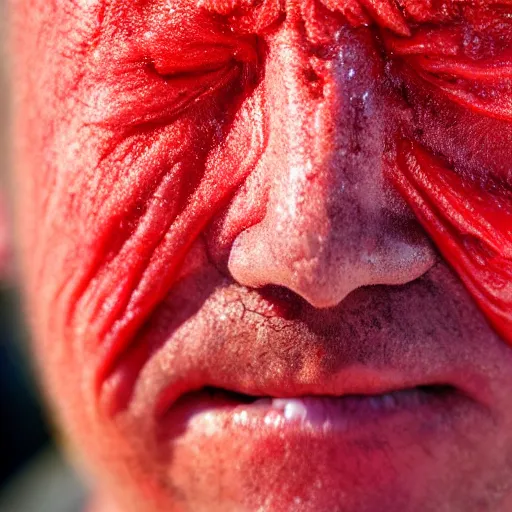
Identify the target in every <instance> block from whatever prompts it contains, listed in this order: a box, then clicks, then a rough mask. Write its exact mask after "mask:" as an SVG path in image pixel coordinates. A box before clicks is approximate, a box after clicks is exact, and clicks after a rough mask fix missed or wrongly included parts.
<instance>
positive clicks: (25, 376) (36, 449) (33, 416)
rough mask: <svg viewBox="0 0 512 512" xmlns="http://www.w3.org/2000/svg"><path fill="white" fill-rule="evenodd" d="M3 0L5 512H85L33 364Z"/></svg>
mask: <svg viewBox="0 0 512 512" xmlns="http://www.w3.org/2000/svg"><path fill="white" fill-rule="evenodd" d="M7 23H8V17H7V13H6V9H5V1H4V0H0V512H81V511H82V510H83V508H84V503H85V492H84V489H83V487H82V485H81V484H80V483H79V481H78V479H77V477H76V475H75V473H74V472H73V471H72V469H71V468H70V467H69V466H68V465H67V464H66V463H65V462H64V459H63V458H62V456H61V455H60V453H59V450H58V449H57V447H56V446H55V444H54V442H53V441H52V439H51V436H50V428H49V427H48V423H47V421H46V419H47V418H46V416H45V414H44V413H43V410H44V407H43V406H42V401H41V396H40V393H39V387H38V385H37V382H36V379H35V378H34V372H33V368H32V365H31V362H30V343H29V336H28V332H27V329H26V327H25V322H24V319H23V312H22V308H21V307H20V300H19V293H18V287H17V284H16V272H15V267H16V264H15V259H14V256H13V252H12V243H11V236H10V213H9V206H8V205H9V204H10V197H9V192H8V191H9V189H10V187H9V151H8V147H9V142H8V139H9V134H8V132H9V90H8V81H7V79H6V76H7V72H8V62H7V61H8V52H7V50H6V45H5V29H6V26H7Z"/></svg>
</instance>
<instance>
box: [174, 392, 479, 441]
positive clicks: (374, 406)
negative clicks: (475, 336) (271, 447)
mask: <svg viewBox="0 0 512 512" xmlns="http://www.w3.org/2000/svg"><path fill="white" fill-rule="evenodd" d="M469 400H470V398H469V397H467V396H466V395H465V393H463V392H461V391H460V390H459V389H457V388H456V387H454V386H453V385H451V384H428V385H420V386H414V387H410V388H405V389H396V390H391V391H388V392H383V393H375V394H372V393H358V394H355V393H354V394H345V395H341V396H330V395H311V394H310V395H302V396H297V397H293V396H288V397H279V396H254V395H249V394H244V393H239V392H236V391H230V390H226V389H222V388H217V387H212V386H205V387H204V388H201V389H199V390H197V391H192V392H188V393H185V394H183V395H181V397H180V398H179V399H178V400H176V401H175V402H174V403H173V404H172V406H171V407H170V409H169V411H168V414H169V415H170V416H171V417H172V418H173V422H174V424H176V421H177V420H178V418H179V421H178V423H180V424H181V425H182V427H184V428H188V427H189V426H193V425H195V424H202V423H204V421H205V420H206V421H207V422H210V423H211V422H212V420H213V419H214V417H217V421H221V422H222V423H223V424H224V425H225V424H226V421H227V422H229V423H231V424H232V425H233V426H248V425H250V424H252V425H253V426H255V427H256V426H257V427H259V428H267V429H268V428H269V427H270V428H272V427H273V428H279V429H282V428H287V427H292V428H294V429H297V428H299V429H307V430H308V431H309V432H310V433H311V432H315V431H318V432H325V431H326V430H329V431H332V432H338V433H341V432H345V433H350V431H351V430H354V431H358V432H361V429H363V428H365V427H367V426H369V427H371V426H372V425H373V426H374V425H375V422H379V423H382V422H383V421H386V420H390V421H391V420H392V419H393V418H394V419H395V420H396V418H397V416H400V415H401V416H404V415H406V416H410V417H414V415H417V414H419V415H420V416H422V415H423V414H427V413H428V414H430V415H431V416H432V418H435V416H436V415H438V416H441V415H443V414H445V413H446V412H448V411H449V410H452V409H453V408H455V407H457V406H460V405H461V404H463V403H464V402H468V401H469Z"/></svg>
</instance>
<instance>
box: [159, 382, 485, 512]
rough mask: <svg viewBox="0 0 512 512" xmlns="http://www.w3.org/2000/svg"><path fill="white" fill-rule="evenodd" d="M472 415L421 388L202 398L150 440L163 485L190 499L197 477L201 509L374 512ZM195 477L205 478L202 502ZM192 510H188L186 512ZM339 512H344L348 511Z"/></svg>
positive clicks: (183, 404) (445, 395)
mask: <svg viewBox="0 0 512 512" xmlns="http://www.w3.org/2000/svg"><path fill="white" fill-rule="evenodd" d="M475 405H476V404H475V403H474V402H472V401H471V400H470V399H468V398H466V397H464V396H463V395H460V394H458V393H456V392H455V391H453V390H451V391H442V392H437V391H436V392H429V391H426V390H423V389H421V388H417V389H412V390H405V391H398V392H394V393H390V394H387V395H382V396H347V397H313V396H310V397H302V398H299V399H287V400H273V401H272V400H270V399H263V400H261V399H260V400H256V401H254V402H251V403H243V401H241V400H240V399H239V397H236V396H234V395H230V394H225V393H223V392H213V393H210V392H208V391H203V392H197V393H191V394H189V395H186V396H185V397H183V398H182V399H181V400H179V401H178V402H176V403H175V404H174V405H173V406H172V408H171V409H170V410H169V411H168V413H167V415H166V416H165V417H164V418H163V419H162V421H161V422H159V435H160V437H161V441H163V442H165V440H167V441H169V440H170V448H171V450H172V457H171V458H170V463H171V468H170V473H171V474H170V475H169V476H172V479H173V482H174V483H175V484H177V486H178V487H181V488H183V489H188V490H190V489H193V488H194V486H193V485H191V481H190V480H191V479H192V480H194V481H195V480H197V475H201V479H202V480H201V481H202V484H201V486H198V488H197V489H196V490H195V491H192V493H193V494H194V493H195V496H196V497H197V496H200V495H201V496H202V498H206V500H207V501H208V499H210V500H217V501H218V500H219V496H218V494H215V493H216V492H217V493H218V490H219V488H223V489H224V492H225V493H226V495H227V496H228V498H229V503H236V506H233V507H232V508H230V507H229V506H227V505H226V503H227V502H226V503H224V505H221V506H220V507H219V510H239V511H244V510H248V511H249V510H259V509H261V510H279V511H281V510H283V511H284V510H315V511H316V510H318V511H322V510H337V509H338V508H337V507H339V506H340V499H342V496H345V498H344V499H346V500H349V501H350V499H354V500H357V499H360V500H366V501H368V500H369V499H371V496H372V493H373V495H374V496H375V500H376V501H375V510H384V509H383V508H379V506H382V503H381V504H380V505H379V500H380V499H381V498H379V492H378V488H379V487H382V488H383V489H385V493H383V496H384V495H385V494H386V493H389V492H392V493H395V495H396V493H400V492H402V491H404V492H407V490H406V489H405V490H404V489H400V488H397V486H398V487H400V485H401V484H398V483H397V482H398V480H400V479H401V477H400V478H398V477H397V475H398V474H399V473H400V472H401V471H402V470H403V471H404V472H406V473H407V472H412V473H414V472H415V471H416V469H415V468H419V469H420V470H421V469H424V468H425V467H426V466H428V463H429V461H428V459H429V458H430V459H432V454H431V453H430V454H429V448H428V446H430V445H431V446H434V447H437V446H438V445H440V444H441V445H442V444H443V443H446V442H448V443H450V442H453V441H454V436H456V435H457V428H458V427H459V426H460V425H458V424H457V423H458V422H459V421H461V420H460V418H465V419H464V420H463V421H466V420H467V419H468V418H470V416H473V418H474V415H475V410H476V409H477V407H475ZM441 449H442V447H441ZM411 464H413V467H412V468H411ZM205 475H212V476H211V477H210V478H211V480H210V481H209V483H210V484H211V488H212V493H213V494H212V495H211V496H210V497H208V496H205V492H206V491H205V489H207V488H208V485H207V484H208V478H206V477H205ZM219 475H221V476H219ZM417 478H418V480H421V471H420V472H419V474H418V477H417ZM405 480H407V478H406V479H405ZM278 481H279V482H280V483H279V484H277V483H276V482H278ZM350 482H352V483H350ZM377 484H378V485H377ZM354 486H356V487H357V492H356V490H355V487H354ZM353 487H354V488H353ZM333 490H335V491H333ZM358 493H361V496H360V498H358V497H357V496H358ZM206 494H207V492H206ZM189 499H192V500H193V499H194V496H190V497H189ZM262 499H264V503H263V502H261V500H262ZM306 502H307V503H308V504H309V505H308V506H307V507H306V506H303V505H304V504H305V503H306ZM211 503H213V501H210V507H211ZM298 503H302V505H301V507H299V508H297V504H298ZM361 503H362V501H361ZM265 504H266V505H265ZM269 504H270V505H269ZM354 506H355V508H354V510H362V509H361V508H358V507H357V506H356V505H354ZM262 507H263V508H262ZM265 507H267V508H265ZM202 509H203V507H202V505H201V503H200V502H197V503H196V505H195V508H194V510H202ZM204 509H205V510H208V507H207V506H206V507H204ZM367 509H368V510H374V508H373V506H372V505H368V508H367ZM211 510H215V508H211ZM346 510H352V508H351V507H350V504H349V503H348V502H346ZM365 510H366V508H365Z"/></svg>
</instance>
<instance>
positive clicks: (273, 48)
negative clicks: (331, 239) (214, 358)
mask: <svg viewBox="0 0 512 512" xmlns="http://www.w3.org/2000/svg"><path fill="white" fill-rule="evenodd" d="M503 5H505V6H506V5H507V2H500V3H499V5H498V2H493V1H491V0H489V1H488V2H484V1H482V2H476V3H473V5H472V6H471V5H469V2H468V3H467V4H466V3H464V2H457V1H453V2H449V1H446V2H441V1H439V2H436V1H435V0H432V1H428V0H423V1H420V0H418V1H413V0H410V1H406V0H402V1H399V2H397V3H396V4H395V3H392V2H377V1H373V0H364V1H363V0H362V1H361V2H356V1H355V0H347V1H346V2H339V3H338V2H336V3H335V2H333V1H332V0H326V1H325V2H313V1H309V0H304V1H296V2H292V1H290V2H279V1H277V0H276V1H273V0H268V1H264V2H260V3H257V4H255V5H251V3H250V2H239V3H237V2H235V1H233V2H229V1H226V2H222V1H214V0H207V1H204V2H201V3H200V4H198V3H197V2H193V1H188V0H187V1H179V0H176V1H166V2H163V1H162V2H158V1H132V2H123V1H110V2H106V1H102V0H90V1H85V0H84V1H73V2H72V1H67V0H60V1H47V0H46V1H43V0H40V1H37V0H34V1H26V2H12V4H11V20H12V37H11V44H12V47H13V48H15V52H14V55H15V56H14V58H13V83H14V84H15V91H14V97H15V98H14V102H15V103H14V109H15V126H14V133H15V135H17V136H16V137H15V140H16V143H15V144H16V147H15V162H16V169H15V172H16V176H17V186H18V191H19V192H18V201H17V210H18V224H19V226H20V233H21V238H20V240H21V241H20V243H21V244H22V256H23V261H22V267H23V268H22V271H23V276H24V286H25V288H26V296H27V297H28V307H29V311H30V317H29V319H30V322H31V323H32V325H33V330H34V332H35V333H36V344H37V351H38V357H39V360H40V361H41V366H42V367H43V372H44V374H45V379H46V381H47V384H48V387H49V389H50V395H51V396H52V397H53V400H54V401H55V402H56V405H57V408H58V409H59V410H60V414H61V415H62V416H63V418H64V419H63V421H64V422H67V423H68V424H70V425H73V426H72V430H74V431H75V432H77V434H76V435H77V437H81V438H82V439H89V440H90V446H91V447H96V448H94V449H93V450H92V451H95V450H96V452H97V453H95V454H94V457H96V458H97V459H101V458H102V457H103V458H108V454H107V453H106V451H103V452H102V449H101V448H99V447H98V446H99V444H101V443H99V441H98V440H97V437H98V438H99V437H101V438H102V439H103V440H104V442H105V443H107V442H108V439H109V435H112V439H114V438H115V431H114V427H112V430H111V431H109V430H108V429H104V426H103V427H102V430H101V431H100V430H95V429H97V428H98V425H99V423H100V420H99V418H101V417H102V415H104V414H107V415H108V414H113V413H115V412H117V411H118V410H122V409H123V407H124V405H125V404H124V403H123V399H127V397H124V398H123V396H122V393H120V395H121V396H122V397H121V398H119V396H118V395H116V396H118V398H116V400H110V401H109V400H105V401H102V400H103V399H102V398H101V397H102V396H103V395H102V393H101V389H102V386H103V384H104V382H105V381H106V379H107V376H108V375H110V373H111V372H112V371H113V368H114V366H115V363H116V361H117V360H118V359H119V357H121V356H122V354H123V353H124V352H126V351H127V349H128V347H129V346H130V344H131V342H132V341H133V340H134V337H135V336H136V334H137V333H138V332H139V331H140V329H141V327H142V326H144V324H145V322H147V321H148V318H150V316H151V314H152V312H154V310H155V309H156V308H157V307H158V305H159V304H160V303H161V302H162V301H163V300H164V299H165V297H166V296H167V295H168V294H169V293H170V292H172V290H173V287H174V286H175V285H176V283H178V282H179V281H180V280H182V279H184V277H186V276H188V275H190V274H193V273H194V272H196V271H198V269H200V268H201V265H203V263H204V261H205V255H204V251H203V250H202V247H203V246H202V245H201V244H203V242H204V240H203V234H204V233H205V231H207V230H208V229H209V228H210V227H211V225H212V223H213V222H214V221H216V220H218V219H219V218H221V217H222V219H223V220H222V222H220V223H219V225H218V226H217V227H218V229H217V231H216V234H215V236H214V237H213V238H214V239H215V243H212V244H211V247H210V250H211V252H212V253H213V256H211V257H212V258H214V259H215V260H216V261H220V262H221V263H219V266H220V267H222V268H223V269H224V270H226V269H227V266H228V263H227V262H228V260H229V255H230V251H231V246H232V244H233V240H235V238H236V237H237V236H238V235H239V234H240V233H241V232H242V231H244V230H246V229H247V228H249V227H251V226H255V225H258V223H261V222H262V220H263V219H265V218H266V215H267V214H268V211H270V209H268V208H267V205H268V204H271V205H273V206H275V208H274V209H273V210H272V211H276V212H278V213H279V215H280V217H279V218H280V219H281V220H280V221H278V222H276V226H277V228H276V229H280V230H281V232H285V230H289V231H290V232H291V233H295V232H297V233H298V232H300V231H301V229H302V227H301V226H302V225H301V218H302V217H301V215H299V214H297V211H302V210H301V208H304V209H306V210H307V209H308V208H310V210H308V212H309V213H308V215H310V214H311V212H312V211H315V212H317V211H318V212H319V213H315V215H318V222H317V225H316V228H317V231H318V233H319V235H320V236H321V235H324V236H325V237H328V236H329V232H328V229H327V228H326V226H328V225H329V223H328V222H327V221H326V219H329V222H331V221H332V219H334V218H336V216H338V218H339V216H340V215H341V214H343V215H347V216H349V215H350V214H355V210H351V207H352V206H351V205H353V204H355V203H357V204H362V203H364V206H365V209H364V211H365V212H367V213H365V214H361V215H362V217H363V220H362V222H363V224H364V222H366V221H367V219H366V217H364V215H367V216H368V218H373V217H376V216H379V215H380V212H382V211H384V210H385V211H386V212H387V213H388V215H389V217H391V218H394V219H395V220H396V219H399V221H400V222H401V223H402V224H404V223H405V224H408V225H409V224H410V223H412V222H414V217H413V215H412V214H411V211H412V212H414V214H415V216H416V217H417V218H418V220H419V221H420V222H421V224H422V225H423V227H424V228H425V230H426V231H427V232H428V234H429V235H430V237H431V238H432V240H433V241H434V242H435V244H436V245H437V247H438V248H439V250H440V251H441V253H442V254H443V256H444V257H445V258H446V259H447V260H448V261H449V262H450V264H451V265H452V266H453V267H454V269H455V270H456V271H457V273H458V274H459V276H460V278H461V279H462V281H463V282H464V284H465V285H466V286H467V289H468V290H469V291H470V293H471V294H472V296H473V298H474V299H475V301H476V302H477V303H478V305H479V307H480V308H481V309H482V311H483V312H484V313H485V314H486V316H487V318H488V320H489V322H490V323H491V325H493V326H494V328H495V329H496V331H497V332H498V333H499V334H500V336H501V337H502V338H503V339H504V340H505V341H511V340H512V330H511V320H510V319H511V292H510V286H511V285H510V283H511V279H512V270H511V259H512V254H511V252H510V251H511V246H512V244H511V236H512V234H511V229H510V226H512V219H511V213H510V211H511V210H510V203H511V200H510V188H511V186H512V177H511V173H510V165H509V162H510V150H509V149H508V148H510V147H512V145H511V143H512V129H511V123H512V91H511V89H510V85H509V84H510V82H509V80H510V78H511V74H512V72H511V67H510V61H511V60H512V59H509V60H508V61H507V58H510V57H511V56H510V48H509V47H510V43H511V42H512V41H511V39H512V23H511V22H510V20H509V18H510V16H508V17H507V16H506V12H505V11H504V9H503ZM511 10H512V7H511ZM509 14H510V13H509ZM497 19H499V21H500V23H497V22H496V20H497ZM435 27H437V28H435ZM376 41H378V43H377V42H376ZM382 48H385V49H386V51H388V52H389V55H393V56H395V57H397V58H396V59H395V60H393V59H391V60H390V59H387V58H383V55H382V51H383V50H382ZM506 62H508V64H506ZM454 77H455V78H454ZM507 84H508V85H507ZM491 131H492V133H493V137H489V136H488V134H489V133H490V132H491ZM483 148H484V149H483ZM283 162H284V163H283ZM283 169H284V170H283ZM340 169H342V170H343V172H340ZM355 182H358V183H360V184H362V186H361V187H360V189H358V187H351V186H347V184H349V185H350V184H353V183H355ZM345 186H347V189H346V190H347V193H346V200H345V203H344V204H343V206H342V207H340V206H339V205H338V203H337V206H336V207H332V208H331V210H336V211H329V210H328V206H326V201H325V198H326V197H328V196H329V194H330V191H331V190H333V189H339V190H341V189H342V188H343V187H345ZM289 190H293V192H294V194H293V197H294V198H295V199H293V200H290V201H282V202H281V203H280V202H279V200H278V197H286V196H287V191H289ZM276 191H277V192H276ZM297 198H299V199H297ZM327 203H328V201H327ZM303 204H304V205H306V206H304V207H303V206H302V205H303ZM406 204H407V205H408V207H409V208H410V210H408V209H407V208H406V206H405V205H406ZM276 205H277V206H276ZM337 209H338V210H337ZM324 210H325V211H324ZM358 214H360V211H359V210H358ZM267 216H268V215H267ZM310 216H311V215H310ZM400 222H398V224H400ZM370 224H371V223H370V222H369V221H368V225H369V226H370ZM395 224H396V222H395ZM219 226H220V227H219ZM373 229H375V227H373ZM380 229H382V230H383V231H384V232H386V230H389V229H390V228H389V225H388V224H386V223H385V222H384V221H383V223H382V224H381V225H380ZM417 236H422V235H417ZM314 243H316V242H311V244H312V246H314ZM423 244H424V242H423ZM283 247H284V246H283ZM297 251H299V253H300V254H299V253H298V256H297V255H295V256H297V257H303V252H305V253H308V251H309V253H312V252H314V249H313V248H312V247H311V246H308V247H307V248H306V249H304V246H302V248H301V249H300V250H299V249H297ZM300 251H302V252H300ZM292 256H294V255H292ZM378 257H379V256H378V255H377V258H378ZM404 257H406V256H404ZM319 258H320V260H321V261H320V263H319V262H318V261H317V260H315V259H314V258H310V260H311V262H312V263H311V275H313V276H316V277H315V278H316V279H319V281H320V282H323V281H322V280H323V279H324V280H325V279H327V278H328V271H325V272H326V275H322V274H321V272H323V271H324V270H325V269H331V268H332V267H333V266H334V265H336V264H337V262H335V261H331V260H329V255H328V254H326V255H324V256H321V257H319ZM322 258H324V259H325V261H324V260H322ZM410 260H411V261H415V262H416V265H417V267H416V270H415V272H417V275H421V274H422V273H423V272H424V271H425V270H426V269H427V268H429V266H430V265H431V264H432V252H431V248H429V247H428V246H427V245H425V244H424V246H422V245H421V244H419V243H418V244H417V247H416V252H414V253H411V254H410ZM402 263H403V262H402ZM248 265H250V262H249V263H248ZM388 271H389V272H390V273H391V275H392V276H393V277H392V279H391V281H392V283H396V284H400V283H402V282H404V281H406V280H407V279H409V278H410V276H409V277H408V278H407V279H404V277H403V275H402V274H401V272H402V270H401V269H400V268H398V267H397V268H391V269H388ZM319 272H320V274H318V273H319ZM258 279H260V280H261V282H262V283H264V282H265V280H264V276H256V281H257V280H258ZM372 279H374V281H372V282H375V283H379V282H380V281H379V275H378V273H377V274H376V275H375V276H373V277H372ZM275 280H276V281H277V282H278V277H276V279H275ZM309 282H310V281H308V279H307V278H306V279H305V280H304V281H301V282H297V283H295V288H294V291H296V292H297V293H299V294H303V295H304V294H305V293H306V291H304V290H307V289H308V283H309ZM302 292H304V293H302ZM336 293H337V294H338V295H337V297H338V299H339V296H341V295H343V293H344V292H343V290H341V289H340V290H337V291H336ZM338 299H336V298H333V296H332V295H329V293H327V292H323V291H322V290H320V291H318V295H315V300H316V301H317V303H318V305H319V306H321V307H329V306H331V305H332V304H335V303H337V302H338ZM142 350H143V351H144V350H149V348H148V347H145V348H142ZM128 371H132V369H130V370H128ZM109 385H110V386H112V387H114V388H115V386H116V383H115V382H113V383H112V380H110V381H109ZM107 395H108V393H107ZM78 433H79V434H78ZM116 442H118V440H117V438H116ZM103 446H105V444H103ZM116 448H117V450H118V452H119V453H120V454H122V453H126V457H127V459H128V458H129V454H130V447H129V446H127V445H123V444H122V443H121V442H119V444H117V445H116ZM91 456H92V455H91ZM125 462H126V460H125ZM127 492H128V491H127ZM148 494H151V492H150V491H149V490H148Z"/></svg>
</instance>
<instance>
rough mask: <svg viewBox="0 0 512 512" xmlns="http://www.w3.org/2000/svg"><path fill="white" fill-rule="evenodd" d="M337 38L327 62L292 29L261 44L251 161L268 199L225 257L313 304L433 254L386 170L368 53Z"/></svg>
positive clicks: (386, 280) (360, 44) (399, 277)
mask: <svg viewBox="0 0 512 512" xmlns="http://www.w3.org/2000/svg"><path fill="white" fill-rule="evenodd" d="M340 34H341V35H340V37H339V38H338V41H337V43H336V44H337V46H336V48H337V50H336V51H335V52H334V54H333V55H334V56H333V57H331V58H328V59H326V58H323V59H321V58H319V57H318V56H316V55H315V54H314V53H313V52H311V51H309V50H308V49H307V45H306V44H304V41H303V40H302V39H301V35H300V33H299V31H297V30H294V28H293V27H290V26H285V27H284V28H283V29H282V30H281V31H280V32H278V33H277V34H275V37H274V38H273V39H272V40H271V41H270V43H269V50H268V55H267V60H266V68H265V78H264V87H265V98H266V116H267V118H266V125H267V129H268V144H267V146H266V150H265V152H264V154H263V156H262V158H261V161H260V163H259V166H260V171H261V172H262V174H263V175H264V176H265V180H266V185H267V186H268V202H267V205H266V211H265V214H264V216H263V218H262V220H261V221H260V222H259V223H258V224H256V225H253V226H252V227H250V228H248V229H246V230H245V231H243V232H241V233H240V234H239V235H238V236H237V237H236V238H235V240H234V243H233V245H232V248H231V252H230V256H229V262H228V268H229V270H230V272H231V274H232V276H233V277H234V278H235V280H237V281H238V282H239V283H241V284H243V285H245V286H248V287H261V286H264V285H269V284H273V285H280V286H284V287H287V288H289V289H290V290H292V291H294V292H295V293H297V294H299V295H300V296H302V297H303V298H304V299H305V300H307V301H308V302H309V303H310V304H311V305H313V306H314V307H317V308H328V307H333V306H335V305H337V304H338V303H340V302H341V301H342V300H343V299H344V298H345V297H346V296H347V295H348V294H349V293H350V292H352V291H353V290H355V289H357V288H359V287H363V286H369V285H377V284H386V285H398V284H404V283H407V282H409V281H412V280H414V279H416V278H418V277H419V276H421V275H422V274H424V273H425V272H426V271H427V270H428V269H429V268H431V266H432V265H433V264H434V261H435V253H434V250H433V248H432V246H431V244H430V242H429V240H428V238H427V237H426V235H424V234H423V233H422V232H421V230H420V228H419V225H418V224H417V223H416V222H415V221H414V219H413V217H412V214H410V213H409V212H407V211H406V209H405V208H403V207H402V206H397V205H399V201H397V198H396V196H394V195H393V193H392V191H390V189H389V187H388V185H387V183H386V180H385V177H384V173H383V159H384V152H385V143H386V136H387V130H388V128H389V127H388V124H389V123H388V122H387V120H386V110H385V108H384V103H383V102H382V101H380V98H381V96H382V93H380V92H379V87H380V86H379V80H378V75H379V73H380V71H379V61H378V58H377V57H376V55H375V54H374V53H375V49H374V48H373V47H372V45H371V44H369V43H368V41H366V40H364V41H363V40H360V39H358V37H357V36H354V35H353V34H349V33H348V32H347V33H345V34H343V33H341V32H340ZM372 48H373V49H372Z"/></svg>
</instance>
